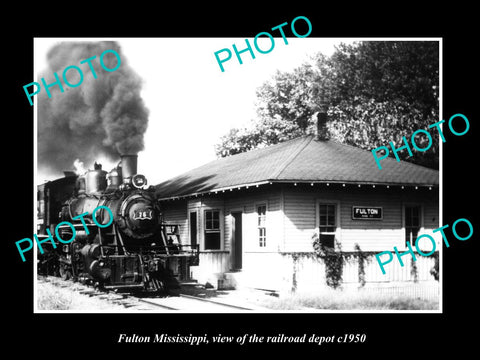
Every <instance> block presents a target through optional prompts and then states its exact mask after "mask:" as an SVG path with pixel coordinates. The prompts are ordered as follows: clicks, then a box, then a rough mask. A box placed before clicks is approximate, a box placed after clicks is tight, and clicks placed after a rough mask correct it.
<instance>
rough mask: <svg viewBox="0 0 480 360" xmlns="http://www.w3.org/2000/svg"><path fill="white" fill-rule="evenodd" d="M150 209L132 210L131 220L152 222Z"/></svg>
mask: <svg viewBox="0 0 480 360" xmlns="http://www.w3.org/2000/svg"><path fill="white" fill-rule="evenodd" d="M152 217H153V211H152V209H143V210H134V211H133V220H152Z"/></svg>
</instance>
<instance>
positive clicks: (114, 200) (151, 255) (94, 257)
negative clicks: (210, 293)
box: [37, 155, 198, 291]
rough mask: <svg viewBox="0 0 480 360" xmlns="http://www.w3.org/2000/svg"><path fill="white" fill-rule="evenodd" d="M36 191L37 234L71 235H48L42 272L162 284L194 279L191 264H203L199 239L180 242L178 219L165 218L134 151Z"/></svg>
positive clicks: (114, 285) (152, 286)
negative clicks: (175, 221) (196, 243)
mask: <svg viewBox="0 0 480 360" xmlns="http://www.w3.org/2000/svg"><path fill="white" fill-rule="evenodd" d="M37 199H38V209H37V210H38V228H37V237H38V238H39V240H42V239H46V238H47V237H48V236H49V234H48V233H47V229H48V230H49V231H50V233H51V234H55V230H56V231H57V233H58V236H60V238H61V239H62V240H65V242H67V240H68V239H71V238H72V237H74V240H73V241H72V242H70V243H67V244H65V243H63V242H59V241H58V239H54V241H55V244H56V247H54V246H53V245H52V244H51V242H48V241H46V242H44V243H43V245H42V246H43V248H44V249H45V247H46V246H45V245H49V248H46V249H45V250H44V253H43V254H40V252H38V259H37V264H38V273H39V274H53V275H58V276H61V277H62V278H63V279H70V278H73V279H74V280H78V281H82V282H87V283H93V284H94V285H95V286H99V287H103V288H107V289H124V288H128V289H131V288H137V289H141V290H154V291H158V290H168V289H170V288H172V287H176V286H177V285H178V283H179V282H180V281H183V280H189V274H190V270H189V269H190V266H193V265H197V264H198V247H197V246H194V247H192V246H191V245H186V244H181V243H180V235H179V226H178V225H175V224H166V223H165V222H164V221H163V220H162V215H161V212H160V207H159V204H158V202H157V201H156V198H155V194H154V189H153V187H152V186H150V187H147V180H146V178H145V176H143V175H141V174H137V155H122V156H121V161H120V163H119V164H118V166H117V167H116V168H114V169H113V170H112V171H110V173H108V174H107V172H106V171H104V170H102V167H101V165H99V164H97V163H95V165H94V169H93V170H88V171H87V172H86V173H85V174H83V175H75V174H74V173H73V172H70V173H69V172H66V173H65V177H64V178H60V179H57V180H54V181H50V182H47V183H45V184H42V185H39V186H38V196H37ZM99 206H102V207H101V208H100V209H101V211H96V213H95V215H92V212H93V210H94V209H96V208H97V207H99ZM103 207H107V208H108V209H110V211H111V213H112V214H113V221H111V219H109V217H110V214H109V213H108V211H105V209H104V208H103ZM85 213H88V214H87V215H85ZM80 215H83V216H80ZM92 216H95V219H93V218H92ZM95 221H96V222H97V223H98V224H100V225H101V226H102V227H101V226H97V225H96V224H95ZM66 222H68V223H70V224H71V225H73V226H70V224H67V223H66ZM109 223H110V225H108V226H106V225H107V224H109ZM103 226H104V227H103ZM72 228H73V229H74V230H75V231H73V229H72ZM52 238H53V236H52Z"/></svg>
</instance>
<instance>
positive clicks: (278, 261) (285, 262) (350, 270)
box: [242, 253, 437, 293]
mask: <svg viewBox="0 0 480 360" xmlns="http://www.w3.org/2000/svg"><path fill="white" fill-rule="evenodd" d="M365 256H366V258H365V260H364V274H365V275H364V279H365V285H364V286H365V288H369V287H376V286H385V285H388V284H400V283H411V284H414V283H425V282H429V283H432V284H434V283H437V281H436V280H435V278H434V276H433V275H432V274H431V272H430V271H431V270H432V268H433V267H434V265H435V259H434V257H433V256H429V257H422V256H419V255H418V254H417V256H416V257H417V261H415V262H412V261H411V257H410V256H404V257H403V259H402V260H403V262H404V266H403V267H402V266H401V265H400V263H399V262H398V260H397V259H396V258H394V259H393V261H392V262H391V263H389V264H387V265H385V272H386V273H385V274H383V273H382V271H381V269H380V266H379V265H378V262H377V260H376V258H375V255H374V254H373V253H369V254H366V255H365ZM245 265H246V269H245V270H244V271H243V274H242V276H243V278H242V280H243V282H244V285H246V286H249V287H256V288H261V289H267V290H274V291H280V292H291V291H295V292H303V293H305V292H315V291H321V290H323V289H326V288H328V286H327V283H326V275H325V263H324V262H323V260H321V259H319V258H317V256H316V255H315V254H313V253H270V254H261V253H248V254H246V256H245ZM413 265H414V266H415V268H416V270H415V271H414V270H413V269H412V266H413ZM340 285H341V288H360V287H361V283H360V278H359V258H358V256H357V255H356V254H353V255H352V254H350V256H348V257H346V259H345V261H344V264H343V274H342V281H341V284H340Z"/></svg>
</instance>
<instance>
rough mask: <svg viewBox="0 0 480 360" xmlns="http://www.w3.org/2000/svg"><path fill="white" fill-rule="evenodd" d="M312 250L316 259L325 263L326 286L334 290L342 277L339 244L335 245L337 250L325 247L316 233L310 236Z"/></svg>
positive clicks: (342, 259)
mask: <svg viewBox="0 0 480 360" xmlns="http://www.w3.org/2000/svg"><path fill="white" fill-rule="evenodd" d="M312 240H313V250H314V251H315V253H316V255H317V257H318V258H320V259H322V260H323V262H324V263H325V277H326V282H327V285H328V286H330V287H332V288H334V289H336V288H338V287H340V285H341V284H342V275H343V263H344V258H343V253H342V251H341V247H340V244H337V249H338V250H335V249H334V248H331V247H327V246H325V244H323V243H322V242H321V241H320V238H319V236H318V234H317V233H315V234H314V235H313V236H312Z"/></svg>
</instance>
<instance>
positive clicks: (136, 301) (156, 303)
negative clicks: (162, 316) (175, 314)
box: [37, 276, 253, 313]
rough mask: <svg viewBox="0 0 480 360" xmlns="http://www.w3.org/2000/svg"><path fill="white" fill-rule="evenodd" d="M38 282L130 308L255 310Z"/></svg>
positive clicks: (191, 298) (201, 300) (40, 279)
mask: <svg viewBox="0 0 480 360" xmlns="http://www.w3.org/2000/svg"><path fill="white" fill-rule="evenodd" d="M37 281H38V284H42V283H50V284H52V285H54V286H56V287H60V288H67V289H69V290H72V291H75V292H77V293H79V294H82V295H87V296H90V297H95V298H97V299H101V300H104V301H107V302H110V303H112V304H116V305H122V306H123V307H125V308H126V309H129V310H149V311H155V310H156V311H158V310H160V309H162V310H164V311H180V312H193V313H198V312H206V313H207V312H211V313H215V312H230V313H231V312H242V311H248V310H253V309H251V308H250V307H246V306H243V305H238V304H231V303H227V302H224V301H221V300H212V299H205V298H201V297H197V296H192V295H186V294H178V295H177V296H165V297H153V296H152V297H138V296H135V295H133V294H131V293H117V292H111V291H103V290H98V289H94V288H92V287H91V286H88V285H85V284H81V283H78V282H75V283H73V282H71V281H66V280H62V279H60V278H57V277H51V276H39V277H38V279H37Z"/></svg>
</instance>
